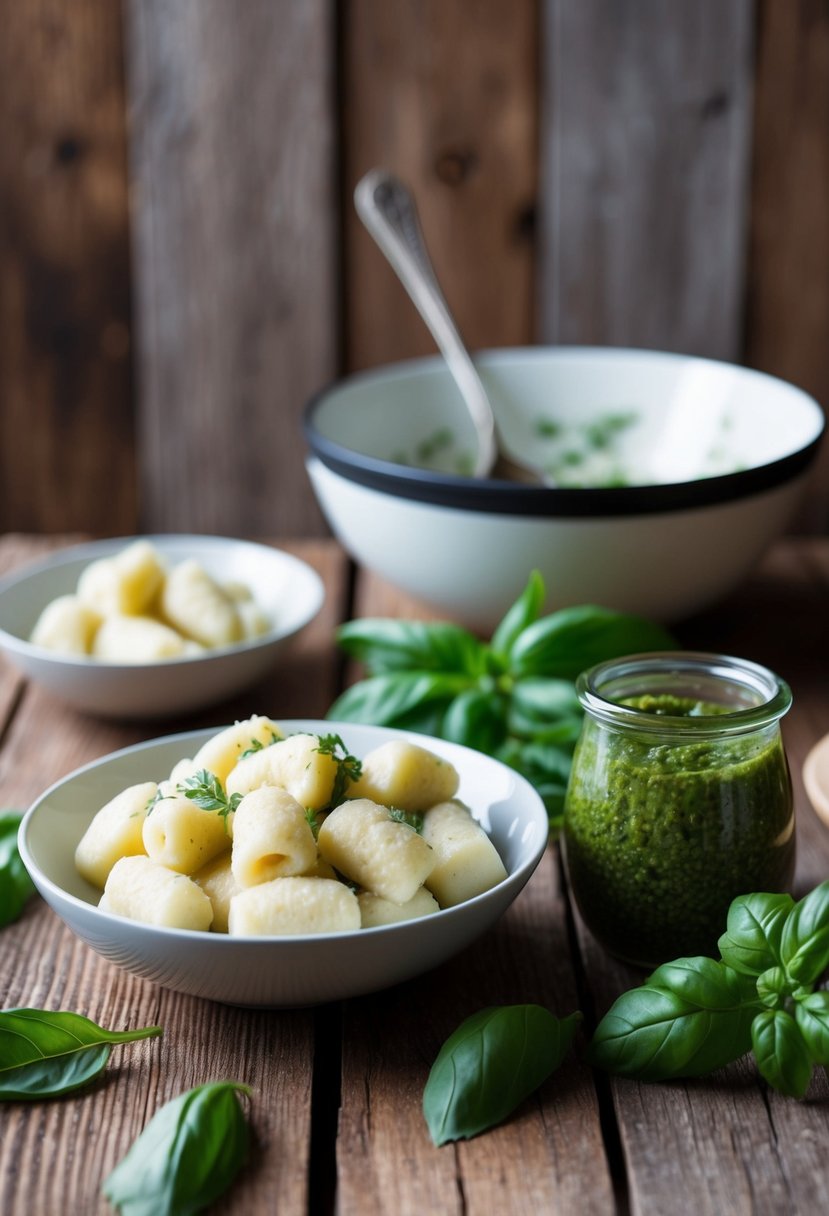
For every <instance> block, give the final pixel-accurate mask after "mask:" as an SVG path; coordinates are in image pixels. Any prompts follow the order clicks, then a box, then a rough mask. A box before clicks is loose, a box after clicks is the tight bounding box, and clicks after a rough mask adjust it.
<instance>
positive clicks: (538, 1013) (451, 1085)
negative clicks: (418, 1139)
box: [423, 1005, 581, 1145]
mask: <svg viewBox="0 0 829 1216" xmlns="http://www.w3.org/2000/svg"><path fill="white" fill-rule="evenodd" d="M580 1021H581V1014H580V1013H573V1014H570V1016H569V1017H566V1018H563V1019H559V1018H556V1017H554V1016H553V1014H552V1013H550V1011H549V1010H548V1009H544V1008H543V1007H542V1006H541V1005H499V1006H495V1007H493V1008H490V1009H483V1010H481V1011H480V1012H479V1013H475V1014H473V1015H472V1017H469V1018H467V1019H466V1020H465V1021H464V1022H462V1023H461V1025H460V1026H459V1027H458V1028H457V1030H456V1031H455V1032H454V1033H453V1034H451V1035H450V1036H449V1038H448V1039H447V1040H446V1042H445V1043H444V1044H443V1046H442V1047H441V1049H440V1051H439V1053H438V1055H437V1058H436V1060H435V1062H434V1064H433V1065H432V1068H431V1071H430V1073H429V1079H428V1080H427V1082H426V1088H425V1089H424V1091H423V1114H424V1117H425V1119H426V1123H427V1125H428V1127H429V1133H430V1135H431V1137H432V1140H433V1141H434V1143H435V1144H437V1145H441V1144H446V1143H447V1142H448V1141H450V1140H468V1139H470V1138H471V1137H472V1136H477V1135H479V1134H480V1133H481V1132H483V1131H486V1130H487V1128H490V1127H494V1126H495V1125H496V1124H498V1123H501V1122H502V1121H503V1120H504V1119H506V1118H507V1116H508V1115H510V1114H511V1113H512V1111H514V1110H515V1108H516V1107H517V1106H518V1105H519V1104H520V1103H521V1102H523V1101H524V1099H525V1098H527V1097H528V1096H529V1095H530V1094H531V1093H533V1091H534V1090H536V1089H537V1088H538V1087H539V1085H541V1083H542V1082H543V1081H545V1080H546V1079H547V1077H549V1075H550V1074H551V1073H552V1072H553V1071H554V1070H555V1069H556V1068H558V1066H559V1064H560V1063H561V1061H562V1060H563V1059H564V1056H565V1054H566V1052H567V1050H568V1048H569V1046H570V1044H571V1042H572V1040H573V1036H574V1034H575V1032H576V1027H577V1026H578V1023H579V1022H580Z"/></svg>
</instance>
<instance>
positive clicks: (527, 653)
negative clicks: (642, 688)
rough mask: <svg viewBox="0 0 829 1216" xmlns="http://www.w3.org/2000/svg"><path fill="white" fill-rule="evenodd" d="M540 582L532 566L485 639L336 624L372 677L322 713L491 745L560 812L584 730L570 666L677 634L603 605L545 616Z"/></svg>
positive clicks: (445, 630)
mask: <svg viewBox="0 0 829 1216" xmlns="http://www.w3.org/2000/svg"><path fill="white" fill-rule="evenodd" d="M544 594H545V593H544V582H543V579H542V578H541V575H540V574H539V573H538V571H537V570H536V571H533V573H532V574H531V575H530V579H529V582H528V583H527V586H526V588H525V589H524V591H523V592H522V594H521V595H520V596H519V598H518V599H517V600H516V602H515V603H514V604H513V606H512V607H511V608H510V609H509V610H508V612H507V613H506V615H505V616H504V619H503V620H502V621H501V623H500V624H499V625H498V627H497V628H496V630H495V632H494V633H493V635H492V638H491V640H490V641H489V642H488V643H487V642H483V641H481V640H480V639H479V638H477V637H475V636H474V635H473V634H472V633H470V632H469V631H468V630H466V629H464V628H462V627H461V626H460V625H454V624H450V623H448V622H443V621H438V622H422V621H400V620H393V619H392V620H386V619H378V618H366V619H363V620H354V621H349V622H348V623H347V624H345V625H341V626H340V628H339V629H338V630H337V634H336V637H337V641H338V643H339V645H340V646H341V647H342V649H343V650H345V651H346V653H348V654H350V655H351V656H353V657H354V658H355V659H358V660H359V661H360V662H362V663H363V664H364V666H365V668H366V670H367V672H368V677H367V678H366V679H364V680H361V681H359V682H358V683H356V684H354V685H352V687H351V688H348V689H347V690H346V691H345V692H344V693H343V694H342V696H340V697H339V698H338V699H337V700H336V701H335V702H334V704H333V705H332V706H331V708H330V710H329V711H328V716H329V717H330V718H334V719H342V720H345V721H349V722H368V723H373V724H374V725H377V726H397V727H402V728H404V729H407V730H414V731H421V732H422V733H424V734H427V735H435V736H437V737H439V738H442V739H449V740H450V741H452V742H455V743H463V744H465V745H466V746H467V747H473V748H476V749H477V750H478V751H482V752H487V753H488V754H489V755H492V756H496V757H497V758H498V759H500V760H503V761H505V762H506V763H507V764H509V765H510V766H511V767H512V768H514V769H516V770H517V771H518V772H520V773H522V774H523V775H524V776H525V777H527V778H528V780H529V781H531V782H532V784H533V785H534V786H535V787H536V789H537V790H538V792H539V793H540V794H541V796H542V798H543V799H544V803H545V805H546V807H547V811H548V813H549V815H550V819H551V822H552V823H553V824H557V823H558V821H559V820H560V818H561V815H562V812H563V808H564V793H565V789H566V786H567V779H568V777H569V774H570V765H571V760H572V754H573V748H574V747H575V744H576V740H577V738H578V735H579V731H580V730H581V720H582V709H581V705H580V704H579V700H578V698H577V696H576V693H575V689H574V688H573V681H574V680H575V678H576V676H577V675H578V674H579V673H580V672H581V671H584V670H585V669H586V668H588V667H591V666H593V664H594V663H599V662H602V661H603V660H604V659H611V658H616V657H618V656H619V655H623V654H634V653H637V652H640V651H645V650H669V649H673V648H674V647H675V645H676V643H675V642H674V640H673V638H672V637H671V636H670V634H668V633H666V631H665V630H664V629H662V628H661V627H660V626H658V625H654V624H651V623H650V622H648V621H646V620H643V619H642V618H641V617H637V616H631V615H628V614H626V613H620V612H611V611H609V610H608V609H606V608H597V607H592V606H586V607H577V608H563V609H561V610H560V611H558V612H554V613H552V614H551V615H549V616H544V617H542V616H541V615H540V614H541V609H542V606H543V604H544Z"/></svg>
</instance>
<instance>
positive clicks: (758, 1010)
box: [590, 881, 829, 1098]
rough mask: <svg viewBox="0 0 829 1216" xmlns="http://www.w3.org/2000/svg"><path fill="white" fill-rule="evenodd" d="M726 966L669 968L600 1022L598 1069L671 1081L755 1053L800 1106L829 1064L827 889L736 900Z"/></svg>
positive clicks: (708, 962) (704, 962) (726, 937)
mask: <svg viewBox="0 0 829 1216" xmlns="http://www.w3.org/2000/svg"><path fill="white" fill-rule="evenodd" d="M718 945H719V949H720V958H719V960H714V959H711V958H703V957H699V958H681V959H677V960H676V961H675V962H673V963H665V964H664V965H663V966H661V967H657V969H656V970H655V971H654V972H653V974H652V975H651V976H649V977H648V980H647V981H646V983H645V984H643V985H642V986H641V987H640V988H634V989H632V990H631V991H630V992H626V993H625V994H624V995H623V996H621V997H619V999H618V1000H617V1001H616V1002H615V1004H614V1005H613V1006H612V1007H611V1008H610V1010H609V1011H608V1013H607V1014H606V1015H605V1016H604V1018H602V1020H601V1022H600V1023H599V1025H598V1027H597V1029H596V1033H595V1035H594V1037H593V1041H592V1044H591V1048H590V1053H591V1059H592V1062H593V1063H594V1064H596V1065H597V1066H598V1067H600V1068H604V1069H606V1070H607V1071H608V1072H613V1073H617V1074H619V1075H620V1076H625V1077H636V1078H638V1079H639V1080H642V1081H666V1080H670V1079H673V1078H676V1077H696V1076H701V1075H702V1074H703V1073H707V1072H711V1071H712V1070H713V1069H715V1068H721V1067H723V1066H724V1065H726V1064H730V1063H732V1062H733V1061H734V1060H737V1059H739V1058H740V1056H742V1055H745V1054H746V1052H748V1051H752V1052H753V1054H754V1059H755V1061H756V1063H757V1067H758V1069H759V1071H760V1073H761V1075H762V1076H763V1077H764V1078H765V1080H766V1081H767V1082H768V1083H769V1085H771V1086H772V1087H773V1088H774V1089H776V1090H778V1091H779V1092H780V1093H782V1094H786V1095H788V1096H789V1097H794V1098H802V1097H803V1095H804V1094H805V1092H806V1090H807V1088H808V1086H809V1081H810V1080H811V1076H812V1069H813V1067H814V1065H815V1064H823V1065H827V1064H829V992H825V991H816V990H815V985H816V984H817V983H818V981H819V980H820V978H821V976H822V975H823V973H824V972H825V971H826V969H827V967H829V881H827V882H823V883H821V884H820V886H818V887H816V888H815V889H814V890H813V891H812V892H810V894H809V895H807V896H806V897H805V898H804V899H802V900H800V902H799V903H795V902H794V900H793V899H792V897H791V896H790V895H772V894H764V893H755V894H752V895H742V896H740V897H739V898H737V899H735V900H734V902H733V903H732V904H731V907H730V909H729V912H728V921H727V927H726V931H725V933H724V934H723V935H722V937H721V938H720V940H719V943H718Z"/></svg>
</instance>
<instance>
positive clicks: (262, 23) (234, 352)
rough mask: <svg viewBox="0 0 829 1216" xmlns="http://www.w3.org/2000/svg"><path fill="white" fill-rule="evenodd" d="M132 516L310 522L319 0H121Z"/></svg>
mask: <svg viewBox="0 0 829 1216" xmlns="http://www.w3.org/2000/svg"><path fill="white" fill-rule="evenodd" d="M126 14H127V31H128V35H129V36H128V40H127V49H128V68H129V70H128V85H129V107H130V123H131V133H132V145H131V165H132V200H133V219H134V279H135V288H136V299H137V318H136V320H137V330H138V356H137V362H138V367H137V370H138V385H139V409H140V417H141V429H140V434H139V462H140V466H141V492H142V527H144V528H145V529H153V528H156V529H161V530H165V529H179V530H183V531H186V530H193V531H205V532H211V531H212V532H218V533H222V534H240V535H265V534H269V533H270V534H272V533H273V532H274V530H278V531H279V533H280V535H285V536H290V535H297V534H303V533H304V534H308V535H313V534H320V533H322V532H323V531H324V528H323V524H322V518H321V516H320V514H319V512H318V511H317V508H316V506H315V504H314V502H313V498H312V494H311V490H310V486H309V485H308V482H307V478H306V476H305V471H304V467H303V464H302V450H303V449H302V441H301V439H300V434H299V414H300V411H301V409H302V406H303V405H304V403H305V401H306V399H307V398H308V397H309V395H310V394H311V392H312V391H314V390H316V389H317V388H319V387H321V386H322V385H323V384H324V383H325V382H327V381H328V380H330V379H331V378H332V377H333V375H334V373H335V370H336V362H335V361H336V335H337V322H336V315H335V286H336V253H335V248H334V228H335V224H334V216H335V212H334V199H333V190H332V183H333V172H334V159H333V157H334V148H333V133H334V132H333V125H334V111H333V97H332V87H333V86H332V68H333V47H332V38H333V22H332V9H331V2H330V0H309V2H308V3H304V4H279V5H274V4H272V3H269V2H268V0H249V2H248V3H246V4H243V5H233V4H226V3H224V2H223V0H179V3H176V4H169V3H165V2H164V0H129V3H128V4H127V6H126Z"/></svg>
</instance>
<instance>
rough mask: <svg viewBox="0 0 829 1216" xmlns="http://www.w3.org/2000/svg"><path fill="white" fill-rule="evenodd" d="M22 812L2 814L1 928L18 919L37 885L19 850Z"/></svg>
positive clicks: (0, 846)
mask: <svg viewBox="0 0 829 1216" xmlns="http://www.w3.org/2000/svg"><path fill="white" fill-rule="evenodd" d="M22 818H23V813H22V811H0V928H2V927H3V926H4V925H10V924H11V923H12V921H15V920H17V918H18V917H19V916H20V913H21V912H22V911H23V909H24V907H25V906H26V904H27V902H28V900H29V898H30V897H31V896H32V895H33V894H34V891H35V884H34V883H33V882H32V880H31V878H30V877H29V871H28V870H27V869H26V867H25V866H24V864H23V859H22V858H21V856H20V853H19V852H18V849H17V831H18V828H19V827H20V821H21V819H22Z"/></svg>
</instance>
